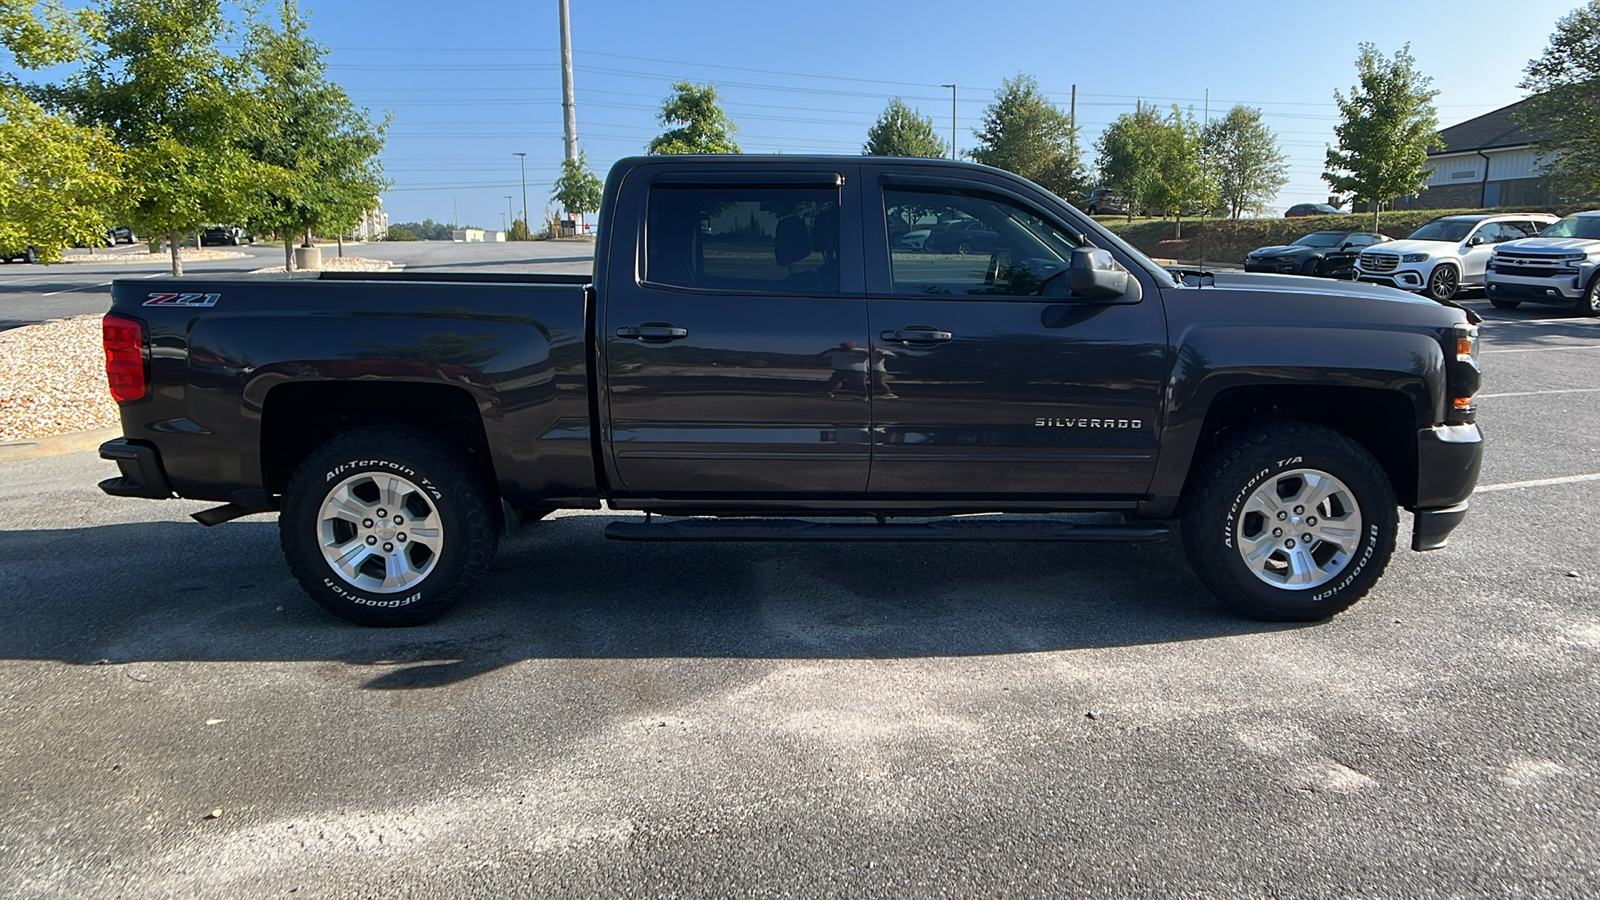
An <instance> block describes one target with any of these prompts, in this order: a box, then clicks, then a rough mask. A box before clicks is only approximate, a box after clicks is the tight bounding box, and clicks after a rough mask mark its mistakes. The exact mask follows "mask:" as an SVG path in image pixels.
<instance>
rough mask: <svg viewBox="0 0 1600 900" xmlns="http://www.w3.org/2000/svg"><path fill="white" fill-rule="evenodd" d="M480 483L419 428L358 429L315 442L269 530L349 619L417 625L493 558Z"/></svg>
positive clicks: (304, 583)
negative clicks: (274, 528)
mask: <svg viewBox="0 0 1600 900" xmlns="http://www.w3.org/2000/svg"><path fill="white" fill-rule="evenodd" d="M490 510H491V506H490V504H489V502H488V496H487V492H486V491H485V489H484V487H483V485H482V483H481V482H480V480H479V479H478V478H476V477H475V475H474V473H473V471H472V469H471V467H470V466H469V465H468V463H467V460H466V459H465V458H464V456H463V455H462V453H461V452H459V451H458V450H456V449H455V448H453V447H451V446H449V445H448V444H445V443H443V442H442V441H439V440H438V439H437V438H435V437H433V436H432V435H430V434H428V433H427V432H424V431H418V430H414V429H409V428H401V427H395V426H378V427H373V428H361V429H357V430H355V431H349V432H346V433H344V434H341V435H339V436H337V437H335V438H333V439H332V440H330V441H328V442H327V443H325V444H323V445H322V446H321V447H318V448H317V449H316V450H315V451H313V452H312V454H311V455H310V456H309V457H307V459H306V461H305V462H304V463H301V465H300V467H299V468H298V469H296V470H295V473H294V476H293V477H292V478H291V479H290V481H289V486H288V488H287V490H286V491H285V492H284V499H283V512H282V514H281V515H280V516H279V518H278V537H279V542H280V544H281V545H282V547H283V555H284V558H285V559H287V560H288V562H289V570H290V571H291V572H293V573H294V577H295V579H296V580H298V581H299V582H300V586H301V587H302V588H304V589H305V591H306V593H307V594H309V595H311V599H312V600H315V601H316V602H317V603H319V604H321V605H322V607H323V608H325V609H327V610H328V611H329V612H331V613H333V614H334V615H336V616H339V617H341V618H344V619H348V620H350V621H352V622H355V623H356V624H358V625H381V626H393V625H420V624H422V623H423V622H427V621H430V620H432V619H434V618H437V617H438V616H439V615H441V614H443V613H444V612H445V611H446V610H448V609H450V608H451V607H452V606H454V605H455V604H456V603H457V602H458V601H459V600H460V599H461V598H462V597H463V596H465V595H466V594H467V592H468V591H470V590H471V589H472V585H473V583H474V582H476V581H477V580H478V576H480V575H481V574H483V571H484V569H486V568H488V565H489V562H490V560H492V559H493V558H494V551H495V545H496V541H497V532H496V529H495V520H494V518H493V516H492V515H491V514H490Z"/></svg>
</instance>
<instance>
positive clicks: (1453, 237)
mask: <svg viewBox="0 0 1600 900" xmlns="http://www.w3.org/2000/svg"><path fill="white" fill-rule="evenodd" d="M1474 224H1476V223H1474V222H1471V221H1462V220H1460V219H1438V220H1436V221H1433V222H1429V223H1428V224H1426V225H1424V226H1422V227H1421V228H1418V229H1417V230H1416V231H1413V232H1411V237H1410V240H1413V241H1460V240H1464V239H1466V236H1467V232H1469V231H1471V230H1472V226H1473V225H1474Z"/></svg>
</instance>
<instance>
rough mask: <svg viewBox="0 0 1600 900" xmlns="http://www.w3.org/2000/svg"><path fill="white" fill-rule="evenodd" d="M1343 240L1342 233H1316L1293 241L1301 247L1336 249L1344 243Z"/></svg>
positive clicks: (1343, 234)
mask: <svg viewBox="0 0 1600 900" xmlns="http://www.w3.org/2000/svg"><path fill="white" fill-rule="evenodd" d="M1344 239H1345V233H1344V232H1343V231H1316V232H1312V233H1311V234H1308V235H1306V236H1305V237H1303V238H1301V239H1300V240H1298V241H1295V243H1296V244H1299V245H1300V246H1302V247H1337V246H1339V245H1340V244H1342V243H1344Z"/></svg>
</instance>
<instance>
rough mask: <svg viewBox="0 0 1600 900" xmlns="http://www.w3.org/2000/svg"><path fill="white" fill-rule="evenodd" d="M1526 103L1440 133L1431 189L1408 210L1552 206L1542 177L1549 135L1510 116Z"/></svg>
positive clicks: (1431, 155)
mask: <svg viewBox="0 0 1600 900" xmlns="http://www.w3.org/2000/svg"><path fill="white" fill-rule="evenodd" d="M1523 102H1525V101H1521V102H1517V103H1513V104H1511V105H1510V106H1506V107H1502V108H1500V109H1497V110H1495V111H1494V112H1489V113H1484V114H1483V115H1481V116H1478V117H1477V118H1475V119H1468V120H1467V121H1465V122H1462V123H1461V124H1459V125H1452V126H1450V127H1449V128H1446V129H1444V130H1443V131H1440V132H1439V139H1440V140H1442V141H1443V142H1444V148H1443V149H1440V150H1435V151H1433V152H1431V153H1429V154H1428V165H1429V166H1430V167H1431V168H1432V169H1433V174H1432V175H1431V176H1430V177H1429V178H1428V189H1427V190H1425V191H1423V192H1422V193H1420V194H1418V195H1417V196H1416V197H1415V198H1413V199H1412V200H1411V203H1410V204H1409V206H1410V208H1412V209H1476V208H1493V207H1497V206H1508V207H1516V208H1519V209H1528V208H1533V207H1541V206H1548V205H1551V204H1552V203H1554V202H1555V200H1556V197H1555V194H1554V192H1553V191H1551V190H1550V185H1549V184H1548V183H1546V182H1545V180H1544V179H1543V178H1542V177H1540V175H1539V157H1540V154H1539V144H1540V143H1542V142H1543V141H1544V140H1545V138H1546V135H1545V134H1543V133H1541V132H1540V131H1538V130H1531V131H1530V130H1528V129H1526V128H1524V127H1523V126H1522V125H1521V124H1519V123H1518V122H1516V121H1515V120H1513V119H1512V117H1511V114H1512V113H1514V112H1516V111H1517V109H1518V108H1519V107H1521V106H1522V103H1523ZM1406 205H1407V204H1406V203H1405V202H1404V201H1402V202H1401V203H1397V204H1396V206H1397V207H1401V208H1404V207H1405V206H1406Z"/></svg>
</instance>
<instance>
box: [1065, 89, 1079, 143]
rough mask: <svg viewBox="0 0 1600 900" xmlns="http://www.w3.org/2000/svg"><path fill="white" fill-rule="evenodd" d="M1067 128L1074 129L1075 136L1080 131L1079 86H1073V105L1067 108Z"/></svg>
mask: <svg viewBox="0 0 1600 900" xmlns="http://www.w3.org/2000/svg"><path fill="white" fill-rule="evenodd" d="M1067 126H1068V127H1069V128H1071V129H1072V131H1073V136H1074V137H1076V136H1077V131H1078V86H1077V85H1073V86H1072V105H1071V106H1068V107H1067Z"/></svg>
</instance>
